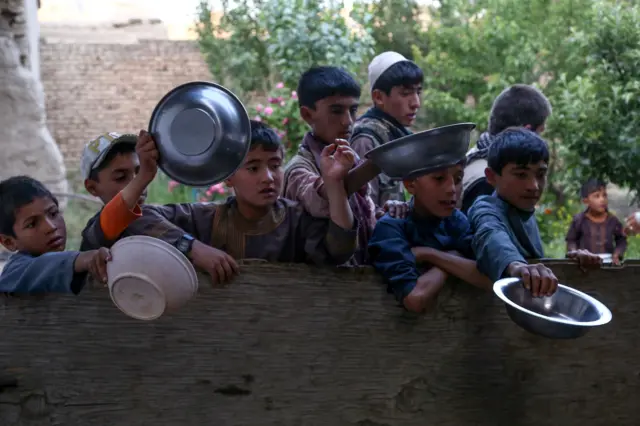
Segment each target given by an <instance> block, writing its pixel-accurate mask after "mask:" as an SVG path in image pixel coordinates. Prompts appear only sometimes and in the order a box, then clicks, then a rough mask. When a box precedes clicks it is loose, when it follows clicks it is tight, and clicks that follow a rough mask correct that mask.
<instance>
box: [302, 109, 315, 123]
mask: <svg viewBox="0 0 640 426" xmlns="http://www.w3.org/2000/svg"><path fill="white" fill-rule="evenodd" d="M300 117H301V118H302V119H303V120H304V121H305V122H306V123H307V124H308V125H311V121H312V120H313V113H312V112H311V109H310V108H309V107H306V106H301V107H300Z"/></svg>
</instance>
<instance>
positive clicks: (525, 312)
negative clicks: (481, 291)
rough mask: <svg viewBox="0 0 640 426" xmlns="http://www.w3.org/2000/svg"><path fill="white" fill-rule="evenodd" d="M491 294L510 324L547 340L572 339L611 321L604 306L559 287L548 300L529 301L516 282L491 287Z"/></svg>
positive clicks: (579, 292) (517, 280)
mask: <svg viewBox="0 0 640 426" xmlns="http://www.w3.org/2000/svg"><path fill="white" fill-rule="evenodd" d="M493 291H494V293H495V294H496V295H497V296H498V297H499V298H500V299H502V301H503V302H504V303H505V306H506V308H507V314H508V315H509V317H510V318H511V320H512V321H513V322H515V323H516V324H517V325H519V326H520V327H522V328H524V329H525V330H527V331H529V332H530V333H533V334H537V335H539V336H544V337H548V338H551V339H575V338H578V337H580V336H583V335H584V334H586V333H587V332H588V331H589V330H590V329H591V328H593V327H597V326H600V325H604V324H607V323H608V322H610V321H611V319H612V315H611V311H610V310H609V309H608V308H607V307H606V306H605V305H604V304H602V303H601V302H599V301H598V300H596V299H594V298H593V297H591V296H589V295H587V294H585V293H583V292H581V291H578V290H576V289H573V288H571V287H567V286H566V285H562V284H558V290H557V291H556V292H555V293H554V294H553V295H552V296H549V297H546V296H545V297H533V296H532V295H531V292H530V291H529V290H527V289H526V288H524V285H523V284H522V280H520V278H505V279H502V280H499V281H497V282H496V283H495V284H494V285H493Z"/></svg>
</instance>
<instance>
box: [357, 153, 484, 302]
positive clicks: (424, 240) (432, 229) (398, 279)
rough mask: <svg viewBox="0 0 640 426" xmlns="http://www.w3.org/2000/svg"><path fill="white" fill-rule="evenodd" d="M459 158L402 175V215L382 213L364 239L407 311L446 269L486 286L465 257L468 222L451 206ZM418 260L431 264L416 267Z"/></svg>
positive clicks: (468, 254) (433, 292)
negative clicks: (406, 201)
mask: <svg viewBox="0 0 640 426" xmlns="http://www.w3.org/2000/svg"><path fill="white" fill-rule="evenodd" d="M460 148H462V149H460ZM466 148H467V147H459V148H458V151H460V150H462V152H464V150H465V149H466ZM458 155H459V154H458ZM447 160H448V161H447ZM451 164H453V165H451ZM463 164H464V158H453V157H452V158H449V159H445V160H444V161H443V163H442V167H441V168H439V169H436V170H434V171H431V172H430V173H428V174H425V175H421V176H418V177H409V178H407V179H405V180H404V181H403V183H404V185H405V188H406V189H407V191H408V192H409V193H410V194H411V195H412V196H413V198H412V200H411V201H410V206H411V208H410V212H409V215H408V217H407V218H405V219H400V218H392V217H391V216H389V215H385V216H383V217H382V218H381V219H380V220H379V221H378V223H377V225H376V228H375V230H374V232H373V236H372V238H371V242H370V243H369V250H370V251H371V257H372V259H373V265H374V267H375V268H376V270H377V271H378V272H380V273H381V274H382V276H383V277H384V278H385V280H386V281H387V282H388V283H389V290H390V291H391V292H393V293H395V295H396V298H397V299H398V300H400V301H402V303H403V304H404V307H405V308H406V309H407V310H409V311H413V312H422V311H424V310H425V309H426V308H427V306H428V305H430V304H431V302H432V301H433V300H434V299H435V297H436V296H437V295H438V292H439V291H440V290H441V289H442V287H443V286H444V282H445V280H446V278H447V275H449V274H451V275H453V276H456V277H458V278H460V279H462V280H464V281H466V282H468V283H470V284H473V285H475V286H478V287H480V288H484V289H489V288H491V282H490V281H489V279H488V278H487V277H486V276H484V275H482V274H480V273H479V272H478V270H477V268H476V263H475V261H474V260H471V259H472V258H473V252H472V250H471V238H472V237H471V228H470V225H469V222H468V221H467V218H466V217H465V216H464V215H463V214H462V213H461V212H460V211H459V210H457V209H456V208H455V205H456V202H457V198H458V196H459V194H460V186H461V184H462V175H463ZM419 263H426V264H427V265H429V266H431V268H430V269H428V270H427V272H426V273H421V272H419V270H418V266H417V264H419Z"/></svg>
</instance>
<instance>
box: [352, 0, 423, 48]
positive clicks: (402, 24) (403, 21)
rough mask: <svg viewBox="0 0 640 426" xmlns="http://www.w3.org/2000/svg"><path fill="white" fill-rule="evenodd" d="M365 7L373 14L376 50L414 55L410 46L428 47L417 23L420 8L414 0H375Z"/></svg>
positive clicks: (372, 25)
mask: <svg viewBox="0 0 640 426" xmlns="http://www.w3.org/2000/svg"><path fill="white" fill-rule="evenodd" d="M366 10H367V11H368V12H369V13H370V14H371V16H372V19H371V23H370V28H371V36H372V37H373V39H374V41H375V49H376V53H382V52H386V51H389V50H391V51H394V52H398V53H400V54H402V55H404V56H405V57H407V58H410V59H413V53H414V52H413V49H412V46H419V47H420V48H421V49H426V48H427V46H426V44H425V42H426V40H425V37H424V33H423V31H422V27H421V25H420V14H421V10H420V8H419V7H418V4H417V2H416V1H415V0H376V1H373V2H371V5H370V6H369V7H368V8H366ZM359 21H360V22H363V20H362V19H359Z"/></svg>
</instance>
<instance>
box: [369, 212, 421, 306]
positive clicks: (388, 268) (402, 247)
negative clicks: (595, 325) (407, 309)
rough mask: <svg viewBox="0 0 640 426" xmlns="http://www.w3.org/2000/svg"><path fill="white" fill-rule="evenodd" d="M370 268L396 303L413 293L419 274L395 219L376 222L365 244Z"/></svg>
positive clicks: (399, 225) (409, 248) (386, 217)
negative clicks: (388, 287) (389, 288)
mask: <svg viewBox="0 0 640 426" xmlns="http://www.w3.org/2000/svg"><path fill="white" fill-rule="evenodd" d="M369 253H370V254H371V260H372V263H373V267H374V268H375V269H376V271H378V273H379V274H380V275H382V277H383V278H384V279H385V281H386V282H387V283H389V285H390V287H391V288H392V289H393V292H394V294H395V295H396V297H397V298H398V299H400V300H401V299H403V298H404V297H405V296H407V295H408V294H409V293H411V290H413V289H414V287H415V286H416V283H417V281H418V279H419V278H420V274H419V273H418V269H417V267H416V258H415V256H414V254H413V252H412V251H411V244H410V243H409V241H408V240H407V237H406V236H405V234H404V232H403V229H402V224H401V222H400V221H399V220H398V219H393V218H391V217H389V216H385V217H383V218H382V219H380V220H379V221H378V223H377V224H376V227H375V229H374V231H373V235H372V236H371V239H370V240H369Z"/></svg>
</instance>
